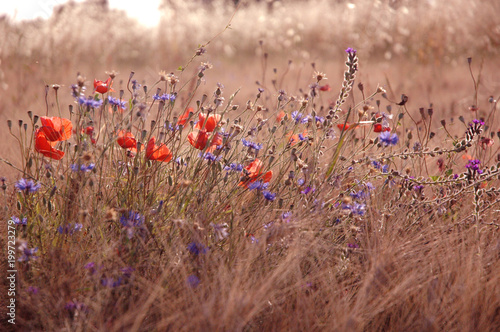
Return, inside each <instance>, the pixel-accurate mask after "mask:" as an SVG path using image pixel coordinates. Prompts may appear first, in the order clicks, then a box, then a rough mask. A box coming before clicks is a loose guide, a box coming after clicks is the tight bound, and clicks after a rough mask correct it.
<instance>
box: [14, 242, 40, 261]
mask: <svg viewBox="0 0 500 332" xmlns="http://www.w3.org/2000/svg"><path fill="white" fill-rule="evenodd" d="M19 250H21V252H22V256H21V257H19V258H18V261H20V262H29V261H30V260H35V259H38V257H37V256H35V253H36V252H37V251H38V247H36V248H31V249H29V248H28V245H27V244H26V243H22V244H21V245H20V246H19Z"/></svg>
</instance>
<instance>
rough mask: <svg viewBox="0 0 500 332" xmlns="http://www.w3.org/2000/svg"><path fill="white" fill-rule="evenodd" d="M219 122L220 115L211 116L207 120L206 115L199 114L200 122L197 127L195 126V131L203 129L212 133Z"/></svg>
mask: <svg viewBox="0 0 500 332" xmlns="http://www.w3.org/2000/svg"><path fill="white" fill-rule="evenodd" d="M205 120H206V121H205ZM219 122H220V114H210V115H209V116H208V119H207V115H206V114H205V113H200V114H198V122H197V123H196V126H194V129H200V130H202V129H203V130H206V131H207V132H212V131H214V129H215V127H217V125H218V124H219Z"/></svg>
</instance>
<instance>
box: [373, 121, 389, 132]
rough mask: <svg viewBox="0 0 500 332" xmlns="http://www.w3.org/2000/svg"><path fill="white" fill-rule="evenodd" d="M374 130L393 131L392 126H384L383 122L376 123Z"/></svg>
mask: <svg viewBox="0 0 500 332" xmlns="http://www.w3.org/2000/svg"><path fill="white" fill-rule="evenodd" d="M373 131H374V132H376V133H380V132H382V131H391V128H389V127H382V124H380V123H376V124H374V125H373Z"/></svg>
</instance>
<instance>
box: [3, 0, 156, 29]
mask: <svg viewBox="0 0 500 332" xmlns="http://www.w3.org/2000/svg"><path fill="white" fill-rule="evenodd" d="M74 1H76V2H82V1H83V0H74ZM160 1H161V0H109V5H110V7H111V8H118V9H123V10H126V11H127V13H128V15H129V16H131V17H135V18H137V19H138V20H139V21H140V22H141V23H143V24H145V25H147V26H153V25H156V24H157V23H158V21H159V19H160V15H159V13H158V5H159V4H160ZM65 2H68V0H2V1H0V15H3V14H7V15H9V16H10V17H11V18H13V19H15V20H17V21H20V20H30V19H34V18H37V17H42V18H48V17H49V16H50V15H51V14H52V9H53V8H54V7H55V6H57V5H60V4H63V3H65Z"/></svg>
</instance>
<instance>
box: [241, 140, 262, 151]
mask: <svg viewBox="0 0 500 332" xmlns="http://www.w3.org/2000/svg"><path fill="white" fill-rule="evenodd" d="M241 142H242V143H243V145H244V146H246V147H249V148H252V149H255V150H257V151H259V150H260V149H262V144H258V143H254V142H251V141H247V140H246V139H244V138H242V139H241Z"/></svg>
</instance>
